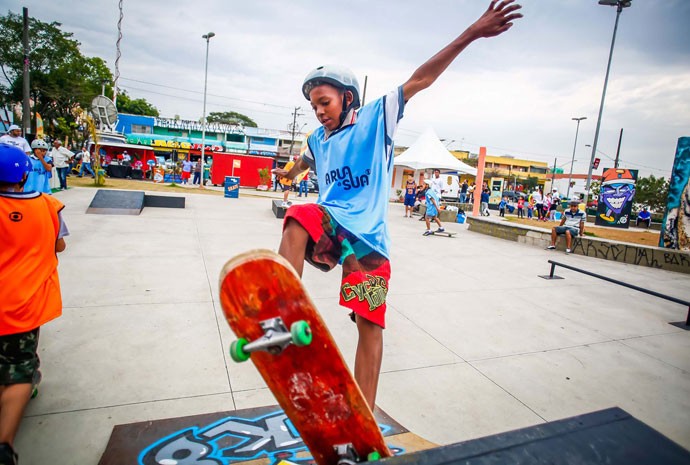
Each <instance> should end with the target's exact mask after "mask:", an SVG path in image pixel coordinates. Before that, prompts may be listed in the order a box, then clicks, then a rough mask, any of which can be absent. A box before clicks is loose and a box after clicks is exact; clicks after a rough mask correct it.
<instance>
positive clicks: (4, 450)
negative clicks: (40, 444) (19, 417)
mask: <svg viewBox="0 0 690 465" xmlns="http://www.w3.org/2000/svg"><path fill="white" fill-rule="evenodd" d="M18 461H19V459H18V457H17V453H16V452H15V451H14V449H12V446H10V445H9V444H7V443H6V442H3V443H2V444H0V463H2V464H7V465H17V463H19V462H18Z"/></svg>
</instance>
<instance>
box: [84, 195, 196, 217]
mask: <svg viewBox="0 0 690 465" xmlns="http://www.w3.org/2000/svg"><path fill="white" fill-rule="evenodd" d="M144 207H158V208H184V207H185V198H184V197H174V196H168V195H147V194H144V192H142V191H117V190H112V189H99V190H98V192H96V195H94V196H93V200H91V205H89V208H87V209H86V213H93V214H97V215H139V214H141V211H142V210H143V209H144Z"/></svg>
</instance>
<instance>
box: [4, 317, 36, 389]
mask: <svg viewBox="0 0 690 465" xmlns="http://www.w3.org/2000/svg"><path fill="white" fill-rule="evenodd" d="M38 332H39V328H36V329H34V330H33V331H28V332H26V333H18V334H8V335H5V336H0V386H7V385H8V384H21V383H31V381H32V379H33V376H34V372H35V371H36V370H38V367H39V365H40V363H41V362H40V361H39V360H38Z"/></svg>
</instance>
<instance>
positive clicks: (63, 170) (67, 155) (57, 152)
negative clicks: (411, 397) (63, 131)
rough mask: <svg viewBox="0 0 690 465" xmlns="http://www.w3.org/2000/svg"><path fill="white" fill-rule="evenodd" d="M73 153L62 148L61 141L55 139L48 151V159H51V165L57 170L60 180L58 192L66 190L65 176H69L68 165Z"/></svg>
mask: <svg viewBox="0 0 690 465" xmlns="http://www.w3.org/2000/svg"><path fill="white" fill-rule="evenodd" d="M73 157H74V152H72V151H71V150H68V149H67V148H66V147H63V146H62V141H60V140H59V139H55V140H54V141H53V148H52V150H51V151H50V158H52V159H53V164H54V165H55V169H56V170H57V175H58V179H59V180H60V190H63V191H64V190H67V175H68V174H69V170H70V164H71V161H72V158H73Z"/></svg>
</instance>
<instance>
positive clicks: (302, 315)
mask: <svg viewBox="0 0 690 465" xmlns="http://www.w3.org/2000/svg"><path fill="white" fill-rule="evenodd" d="M220 302H221V306H222V307H223V312H224V313H225V318H226V319H227V321H228V324H229V325H230V328H231V329H232V330H233V332H234V333H235V335H236V336H237V337H238V338H239V339H238V341H235V342H234V343H233V346H232V347H231V356H232V358H233V359H234V360H236V361H241V360H244V359H246V358H247V357H249V358H251V360H252V361H253V362H254V365H255V366H256V368H257V369H258V370H259V373H261V376H262V377H263V379H264V381H265V382H266V384H267V385H268V387H269V388H270V389H271V391H272V392H273V395H274V396H275V397H276V399H277V400H278V403H279V404H280V406H281V407H282V408H283V410H284V411H285V413H286V415H287V416H288V418H289V419H290V421H291V422H292V424H293V425H294V427H295V429H296V430H297V431H298V432H299V434H300V436H301V437H302V439H303V440H304V443H305V444H306V446H307V447H308V448H309V451H310V452H311V454H312V456H313V458H314V460H315V461H316V463H318V464H319V465H335V464H338V463H351V462H348V461H347V460H351V461H352V462H363V461H366V460H367V459H368V457H372V458H373V457H375V455H372V456H370V454H372V453H374V454H375V453H378V454H379V455H380V457H381V458H383V457H389V456H390V455H391V453H390V451H389V450H388V447H387V446H386V443H385V442H384V439H383V435H382V434H381V430H380V429H379V426H378V424H377V423H376V420H375V419H374V415H373V414H372V412H371V409H370V408H369V405H368V404H367V402H366V401H365V400H364V397H363V396H362V392H361V391H360V389H359V386H358V385H357V383H356V382H355V380H354V378H353V377H352V374H351V373H350V371H349V369H348V368H347V365H346V364H345V361H344V360H343V356H342V355H341V353H340V350H339V349H338V347H337V346H336V344H335V342H334V341H333V338H332V336H331V334H330V332H329V331H328V329H327V328H326V325H325V324H324V322H323V320H322V319H321V316H320V315H319V312H318V311H317V310H316V307H315V306H314V304H313V303H312V301H311V299H310V298H309V296H308V295H307V293H306V291H305V290H304V288H303V287H302V282H301V280H300V278H299V276H298V275H297V272H296V271H295V270H294V268H293V267H292V266H291V265H290V263H289V262H288V261H287V260H286V259H284V258H283V257H281V256H280V255H277V254H276V253H274V252H271V251H270V250H254V251H249V252H246V253H244V254H241V255H238V256H237V257H235V258H233V259H231V260H230V261H228V262H227V263H226V264H225V266H224V267H223V270H222V271H221V274H220ZM309 340H310V341H309Z"/></svg>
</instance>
